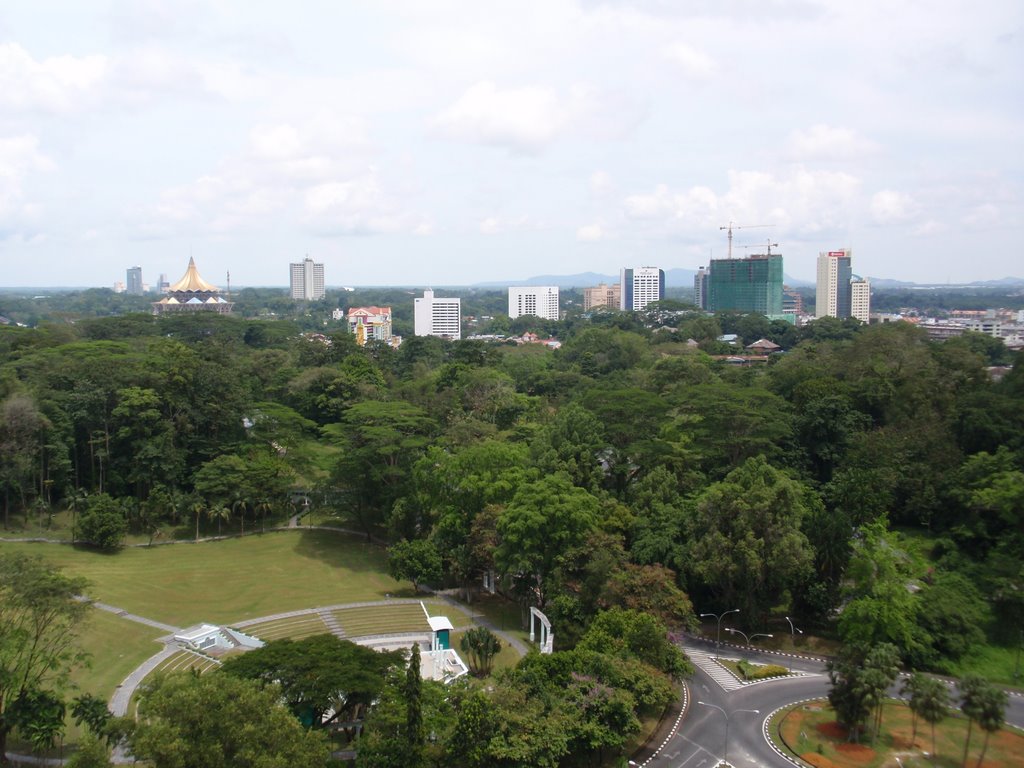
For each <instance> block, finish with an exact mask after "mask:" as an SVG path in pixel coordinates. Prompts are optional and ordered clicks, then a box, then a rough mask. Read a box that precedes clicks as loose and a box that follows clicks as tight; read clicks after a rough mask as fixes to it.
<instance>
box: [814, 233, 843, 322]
mask: <svg viewBox="0 0 1024 768" xmlns="http://www.w3.org/2000/svg"><path fill="white" fill-rule="evenodd" d="M852 277H853V271H852V264H851V251H850V250H849V249H848V248H844V249H843V250H841V251H828V252H823V253H820V254H818V281H817V287H816V290H815V293H814V315H815V317H838V318H839V319H840V320H845V319H846V318H848V317H850V312H851V306H850V304H851V299H852V296H851V289H850V279H851V278H852Z"/></svg>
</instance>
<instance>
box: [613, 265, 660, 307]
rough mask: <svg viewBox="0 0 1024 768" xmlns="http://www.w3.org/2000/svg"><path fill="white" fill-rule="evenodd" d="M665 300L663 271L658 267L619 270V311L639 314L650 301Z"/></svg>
mask: <svg viewBox="0 0 1024 768" xmlns="http://www.w3.org/2000/svg"><path fill="white" fill-rule="evenodd" d="M663 298H665V271H664V270H662V269H659V268H658V267H623V268H622V269H621V270H619V309H624V310H627V311H636V312H639V311H640V310H641V309H643V308H644V307H646V306H647V305H648V304H650V303H651V302H652V301H661V300H662V299H663Z"/></svg>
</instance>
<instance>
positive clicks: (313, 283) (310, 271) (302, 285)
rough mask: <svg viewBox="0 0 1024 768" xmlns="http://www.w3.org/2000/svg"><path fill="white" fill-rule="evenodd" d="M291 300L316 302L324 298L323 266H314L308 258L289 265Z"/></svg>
mask: <svg viewBox="0 0 1024 768" xmlns="http://www.w3.org/2000/svg"><path fill="white" fill-rule="evenodd" d="M290 266H291V288H292V298H293V299H295V300H296V301H316V300H317V299H322V298H323V297H324V265H323V264H316V263H314V262H313V260H312V259H311V258H309V257H308V256H307V257H306V258H305V260H303V261H301V262H299V263H297V264H295V263H293V264H291V265H290Z"/></svg>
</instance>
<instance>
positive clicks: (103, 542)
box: [78, 493, 128, 550]
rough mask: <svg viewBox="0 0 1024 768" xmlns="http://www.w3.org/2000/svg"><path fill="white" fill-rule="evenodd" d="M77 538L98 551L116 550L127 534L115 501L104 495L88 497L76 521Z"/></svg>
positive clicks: (119, 506) (126, 522)
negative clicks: (85, 505)
mask: <svg viewBox="0 0 1024 768" xmlns="http://www.w3.org/2000/svg"><path fill="white" fill-rule="evenodd" d="M78 533H79V538H80V539H82V540H83V541H86V542H88V543H89V544H92V545H93V546H95V547H99V548H100V549H106V550H112V549H117V548H118V547H120V546H121V545H122V544H123V543H124V537H125V535H126V534H127V533H128V521H127V520H126V519H125V516H124V510H123V508H122V507H121V505H120V504H119V503H118V501H117V500H116V499H114V498H113V497H111V496H110V495H109V494H106V493H97V494H93V495H92V496H90V497H89V501H88V506H87V508H86V510H85V512H83V513H82V516H81V518H79V521H78Z"/></svg>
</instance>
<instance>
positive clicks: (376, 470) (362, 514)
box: [329, 400, 434, 534]
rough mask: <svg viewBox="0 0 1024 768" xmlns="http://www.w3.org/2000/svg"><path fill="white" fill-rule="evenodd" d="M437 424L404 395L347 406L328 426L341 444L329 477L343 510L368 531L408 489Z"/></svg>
mask: <svg viewBox="0 0 1024 768" xmlns="http://www.w3.org/2000/svg"><path fill="white" fill-rule="evenodd" d="M433 429H434V422H433V421H432V420H431V419H430V418H429V417H428V415H427V414H426V413H425V412H424V411H423V410H422V409H420V408H418V407H416V406H414V405H411V404H409V403H406V402H403V401H400V400H396V401H384V402H377V401H366V402H362V403H356V404H355V405H353V406H352V407H351V408H349V409H348V411H346V413H345V419H344V421H343V422H342V423H341V424H340V425H338V426H337V427H334V425H332V428H329V434H331V435H332V436H334V437H335V438H336V439H337V440H338V442H339V444H340V447H341V450H342V455H341V458H340V459H339V460H338V462H337V464H336V465H335V467H334V470H333V471H332V473H331V478H330V483H331V486H332V487H333V488H335V489H337V491H338V492H339V496H338V498H337V503H338V505H339V506H340V508H341V511H342V513H343V514H344V515H346V516H347V517H349V518H350V519H351V520H352V521H353V522H355V523H356V524H357V525H359V526H360V527H361V528H362V529H363V530H364V531H366V532H367V533H368V534H369V533H370V532H371V531H372V530H373V527H374V526H375V525H377V524H379V523H380V522H381V521H382V519H383V517H384V514H385V513H386V512H388V511H390V509H391V507H392V505H393V504H394V502H395V501H396V500H397V499H399V498H401V497H402V496H403V495H404V493H405V487H406V483H407V482H408V479H409V477H410V475H411V472H410V471H409V470H410V468H411V467H412V465H413V464H414V463H415V461H416V460H417V459H418V458H419V456H420V454H421V453H422V452H423V451H424V450H425V449H426V446H427V444H428V442H429V439H428V436H429V435H430V433H431V432H432V431H433Z"/></svg>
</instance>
